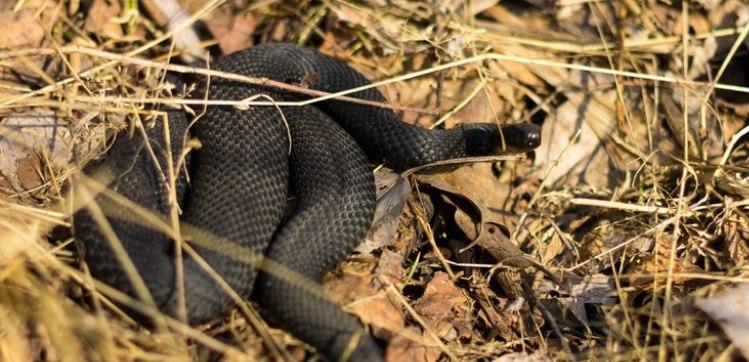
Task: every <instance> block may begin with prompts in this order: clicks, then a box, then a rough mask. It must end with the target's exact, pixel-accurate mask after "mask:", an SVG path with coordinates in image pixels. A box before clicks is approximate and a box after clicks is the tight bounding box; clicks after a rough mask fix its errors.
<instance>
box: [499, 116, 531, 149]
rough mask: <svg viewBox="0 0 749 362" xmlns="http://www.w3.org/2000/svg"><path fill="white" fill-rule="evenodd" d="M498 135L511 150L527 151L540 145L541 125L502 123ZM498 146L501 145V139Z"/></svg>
mask: <svg viewBox="0 0 749 362" xmlns="http://www.w3.org/2000/svg"><path fill="white" fill-rule="evenodd" d="M499 129H500V137H501V139H504V144H505V147H506V148H507V149H508V150H509V151H511V152H518V153H519V152H528V151H532V150H533V149H534V148H536V147H538V146H539V145H541V127H539V126H538V125H536V124H533V123H527V122H524V123H513V124H508V125H502V126H501V127H500V128H499ZM499 147H500V148H501V147H502V144H501V141H500V145H499Z"/></svg>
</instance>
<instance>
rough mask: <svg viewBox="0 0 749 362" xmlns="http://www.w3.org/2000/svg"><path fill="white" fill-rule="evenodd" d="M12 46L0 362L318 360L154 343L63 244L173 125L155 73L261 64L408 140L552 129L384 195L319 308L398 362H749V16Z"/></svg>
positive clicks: (212, 6)
mask: <svg viewBox="0 0 749 362" xmlns="http://www.w3.org/2000/svg"><path fill="white" fill-rule="evenodd" d="M0 31H2V34H3V35H2V36H0V75H1V76H0V132H1V136H0V230H2V231H1V233H0V240H2V246H0V281H1V282H0V359H1V360H5V361H21V360H37V359H39V360H50V361H58V360H59V361H67V360H71V361H73V360H79V359H80V357H81V356H85V357H86V358H87V359H89V360H134V359H138V360H163V359H179V360H182V359H208V358H213V357H216V356H221V357H223V358H225V359H227V360H248V359H250V360H258V359H259V360H267V359H270V360H279V359H281V360H284V359H285V360H302V359H309V358H313V359H314V358H320V357H319V356H318V355H316V354H315V352H314V351H313V350H312V349H311V348H310V347H308V346H306V345H304V344H303V343H302V342H300V341H298V340H296V339H294V338H293V337H292V336H290V335H288V334H287V333H285V332H283V331H280V330H277V329H274V328H271V327H269V326H268V325H267V324H266V323H265V322H263V321H262V320H256V319H255V318H251V316H248V315H247V314H246V313H242V312H240V311H239V310H237V311H235V312H232V313H231V314H230V315H228V316H227V317H226V318H224V319H222V320H220V321H216V322H214V323H211V324H207V325H201V326H194V327H189V326H186V325H184V324H181V323H178V322H175V323H172V324H170V325H169V326H168V328H165V329H163V330H152V329H147V328H143V327H142V326H139V325H138V324H137V323H135V322H134V321H133V320H132V319H131V318H130V317H128V316H127V315H126V314H124V313H123V312H122V311H121V310H120V308H118V304H117V302H119V303H122V301H121V300H118V299H117V297H116V293H115V292H116V291H112V290H109V289H107V288H106V287H101V286H99V285H98V284H97V285H96V286H95V284H94V283H93V281H92V279H91V277H90V275H89V274H87V273H86V270H87V269H86V267H85V265H84V264H83V263H82V262H81V260H80V254H79V248H77V246H76V243H75V240H74V239H73V238H71V237H70V236H69V235H70V232H69V228H70V227H71V223H72V219H71V215H72V214H73V212H74V211H75V210H74V208H73V206H72V203H71V202H70V196H69V195H70V194H69V190H70V189H71V187H70V185H71V184H73V183H75V182H76V180H77V178H76V177H77V175H79V174H80V169H81V167H82V165H84V164H85V162H86V161H88V160H91V159H92V158H94V157H96V156H98V155H100V154H101V153H102V151H103V149H104V148H105V145H106V140H107V139H108V138H107V137H108V136H111V135H112V134H113V132H115V131H118V130H122V129H125V128H127V127H128V126H129V125H132V124H134V123H135V121H138V122H143V123H144V124H148V122H152V121H153V120H154V119H155V118H157V117H155V115H157V114H158V113H159V112H158V109H157V107H156V106H157V105H158V104H160V103H175V102H176V103H179V100H180V99H179V98H175V97H170V96H169V93H170V91H171V90H172V89H170V86H169V83H168V82H165V77H164V75H165V71H167V70H172V71H175V70H179V69H178V68H177V65H179V64H182V65H200V64H205V61H204V59H205V58H206V57H207V56H209V55H210V56H211V57H216V56H220V55H221V54H228V53H231V52H234V51H237V50H240V49H244V48H247V47H251V46H253V45H255V44H261V43H268V42H292V43H296V44H300V45H304V46H307V47H312V48H315V49H319V50H320V51H321V52H323V53H325V54H328V55H331V56H333V57H336V58H338V59H341V60H344V61H346V62H347V63H348V64H350V65H351V66H352V67H354V68H356V69H357V70H359V71H360V72H362V73H363V74H365V75H366V76H367V77H368V78H369V79H372V80H378V81H380V80H382V81H384V82H383V83H382V85H381V86H380V87H379V89H380V90H381V91H382V92H383V93H384V94H385V95H386V97H387V98H388V100H389V101H390V102H391V103H392V104H394V105H398V106H405V107H410V110H408V111H402V112H399V114H401V115H402V118H403V120H404V121H405V122H409V123H414V124H418V125H420V126H423V127H446V128H450V127H453V126H454V125H456V124H459V123H465V122H481V121H483V122H486V121H494V122H498V123H502V124H504V123H515V122H533V123H536V124H539V125H540V126H541V129H542V138H543V141H542V144H541V146H540V147H539V148H538V149H536V150H535V151H534V152H531V153H529V154H527V155H519V156H512V157H504V158H495V159H493V161H494V162H486V160H481V161H483V162H468V163H467V164H466V165H464V166H462V167H461V168H459V169H457V170H455V171H452V172H449V173H444V174H437V175H416V174H401V175H398V174H394V173H393V172H389V171H388V170H386V169H379V170H377V171H376V173H375V175H376V178H377V181H378V185H379V189H378V193H379V195H380V198H379V205H378V207H379V208H378V214H377V217H376V220H375V222H374V224H375V225H374V227H373V230H372V231H371V232H370V234H369V235H368V236H367V239H366V240H364V241H363V244H362V245H361V246H360V247H359V249H358V252H357V253H356V254H354V255H352V256H351V257H350V258H349V259H347V260H346V261H344V262H343V263H341V265H340V266H339V267H338V268H337V269H336V270H335V271H333V272H331V273H329V275H328V277H326V281H325V287H326V288H327V289H328V290H329V291H330V292H331V295H333V296H335V298H336V299H337V300H339V301H341V303H343V304H344V306H345V308H346V310H348V311H350V312H351V313H354V314H356V315H358V316H359V317H360V319H361V320H362V321H363V322H364V323H365V324H366V325H368V326H369V328H370V330H371V331H372V333H373V335H374V336H375V337H377V339H378V340H379V341H380V342H381V343H382V345H383V346H384V349H385V351H386V358H387V359H388V360H389V361H401V360H403V361H406V360H408V361H436V360H446V359H456V360H474V359H484V360H498V361H510V360H513V361H516V360H522V361H525V360H532V361H541V360H557V359H562V360H565V359H570V360H577V359H595V360H597V359H616V360H635V359H637V360H651V359H658V360H670V359H679V360H685V361H703V360H705V361H706V360H733V359H740V358H744V359H747V358H749V312H748V311H747V308H746V305H747V304H749V284H747V282H749V268H748V264H747V257H749V245H748V244H747V239H749V209H748V208H749V201H748V200H749V164H748V163H747V159H748V158H749V146H748V145H747V142H746V139H747V137H746V133H747V132H748V131H749V126H747V122H746V121H747V117H748V116H749V39H747V37H746V36H747V33H748V32H749V6H748V5H746V4H745V3H744V2H743V1H740V0H725V1H721V0H698V1H689V2H687V1H683V2H679V1H674V2H671V3H670V4H669V3H668V2H663V1H654V0H649V1H632V0H612V1H586V0H527V1H520V0H512V1H501V2H497V1H486V0H475V1H457V0H455V1H450V0H448V1H424V0H418V1H407V0H392V1H377V0H363V1H357V2H348V1H321V2H318V1H300V2H293V1H274V0H261V1H249V0H230V1H221V0H191V1H182V2H177V1H176V0H170V1H158V0H144V1H140V2H138V1H123V2H119V1H108V0H87V1H79V0H70V1H59V0H25V1H21V0H16V1H10V0H0ZM416 72H419V73H418V74H417V73H416ZM198 73H199V72H198ZM477 161H478V160H477ZM110 289H111V288H110ZM248 307H249V308H248V309H244V310H250V311H254V310H255V309H256V308H255V306H254V304H252V302H248Z"/></svg>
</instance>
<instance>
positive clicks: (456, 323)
mask: <svg viewBox="0 0 749 362" xmlns="http://www.w3.org/2000/svg"><path fill="white" fill-rule="evenodd" d="M414 310H416V312H417V313H418V314H419V316H421V317H422V318H423V319H424V322H425V323H426V324H427V326H429V328H432V330H433V331H434V332H435V333H436V334H437V335H438V336H440V337H441V338H443V339H445V340H452V339H455V338H457V337H458V334H457V332H462V333H461V334H463V335H465V333H470V331H471V321H470V311H471V307H470V303H469V301H468V298H467V297H466V295H465V293H463V291H462V290H460V289H459V288H458V287H456V286H455V284H454V283H453V281H452V280H450V277H449V276H448V275H447V273H443V272H437V273H435V274H434V278H432V280H431V281H430V282H429V284H427V286H426V288H425V290H424V294H423V295H422V296H421V298H419V300H417V301H416V303H414ZM453 332H456V333H453ZM468 335H470V334H468Z"/></svg>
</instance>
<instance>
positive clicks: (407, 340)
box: [385, 327, 442, 362]
mask: <svg viewBox="0 0 749 362" xmlns="http://www.w3.org/2000/svg"><path fill="white" fill-rule="evenodd" d="M414 336H416V337H419V338H414ZM429 340H430V339H429V338H428V337H423V336H422V335H421V334H420V333H419V331H418V329H417V328H416V327H409V328H407V329H405V330H404V331H403V333H401V334H399V335H396V336H395V337H393V339H392V340H391V341H390V343H389V344H388V346H387V349H386V350H385V361H387V362H400V361H414V362H434V361H437V359H438V358H439V356H440V355H441V354H442V351H441V350H440V349H439V348H438V347H436V346H431V345H427V344H426V343H425V342H424V341H429Z"/></svg>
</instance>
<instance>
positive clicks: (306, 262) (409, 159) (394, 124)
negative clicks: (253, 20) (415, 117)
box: [74, 44, 539, 361]
mask: <svg viewBox="0 0 749 362" xmlns="http://www.w3.org/2000/svg"><path fill="white" fill-rule="evenodd" d="M213 68H214V69H217V70H221V71H225V72H232V73H237V74H241V75H245V76H253V77H266V78H269V79H273V80H276V81H280V82H284V83H287V84H296V85H305V86H307V87H309V88H312V89H315V90H319V91H324V92H338V91H342V90H347V89H351V88H354V87H359V86H362V85H367V84H369V82H368V81H367V79H366V78H364V77H363V76H362V75H361V74H359V73H358V72H356V71H355V70H353V69H352V68H350V67H349V66H347V65H346V64H344V63H342V62H340V61H337V60H335V59H333V58H330V57H328V56H325V55H323V54H320V53H318V52H316V51H314V50H310V49H307V48H303V47H298V46H294V45H289V44H267V45H258V46H254V47H252V48H250V49H247V50H244V51H240V52H237V53H234V54H231V55H228V56H226V57H223V58H221V59H220V60H218V61H217V62H216V64H215V66H214V67H213ZM209 84H210V86H209V87H205V82H203V83H202V86H200V85H199V86H198V87H197V88H196V89H197V90H196V91H194V92H193V97H194V98H201V97H203V96H204V93H205V88H208V89H209V91H208V94H207V97H208V99H223V100H227V99H228V100H239V99H246V98H248V97H250V96H253V95H258V94H264V95H267V96H270V97H272V98H273V99H275V100H298V99H301V98H303V96H301V95H298V94H291V93H290V92H285V91H280V90H278V89H277V88H273V87H265V86H258V85H250V84H247V83H241V82H238V81H233V80H227V79H217V78H213V79H210V81H209ZM351 96H353V97H356V98H361V99H366V100H371V101H378V102H384V101H385V99H384V97H383V96H382V94H381V93H380V92H379V91H377V90H376V89H374V88H370V89H367V90H364V91H360V92H358V93H354V94H352V95H351ZM282 112H283V117H282V116H281V113H280V112H279V109H277V108H275V107H273V106H254V107H251V108H250V109H249V110H245V111H240V110H238V109H236V108H234V107H229V106H210V107H208V108H207V110H206V112H205V114H204V115H202V117H198V118H197V121H196V122H195V123H194V124H193V125H191V124H190V122H191V121H192V117H191V116H188V115H187V114H186V113H185V112H183V111H169V112H168V114H169V122H168V127H169V134H168V138H167V137H165V132H164V131H165V126H164V122H154V125H153V126H152V127H151V128H147V129H146V131H145V132H138V131H137V130H136V131H135V132H122V133H120V134H119V135H118V136H117V137H116V138H115V140H114V143H113V144H112V146H111V148H110V149H109V150H108V151H107V152H106V154H105V157H103V158H102V159H101V160H100V161H97V162H95V163H93V164H91V165H89V166H87V167H86V169H85V173H87V174H91V175H97V174H98V173H97V172H98V171H102V170H106V171H108V172H109V175H111V176H113V178H110V179H109V180H107V185H108V187H109V189H111V190H114V191H116V193H118V194H119V195H122V196H124V197H126V198H127V199H129V200H131V201H133V202H135V203H137V204H139V205H141V206H142V207H143V208H145V209H147V210H150V211H152V212H154V213H156V214H158V215H169V210H170V206H169V205H170V203H169V196H168V195H169V182H168V180H169V179H170V177H169V172H165V171H164V170H167V169H168V168H167V167H168V166H171V167H173V168H174V167H178V165H183V166H184V167H180V168H179V170H176V171H175V174H176V177H175V178H176V190H175V192H176V199H177V202H178V204H179V208H180V210H181V215H180V218H179V219H180V222H181V223H183V224H184V225H190V226H191V227H192V228H190V229H189V230H198V231H195V232H192V233H191V232H189V231H185V232H184V235H183V236H184V237H185V239H186V240H187V242H188V243H189V244H190V245H192V246H193V247H194V249H195V250H196V251H197V252H198V254H200V255H201V256H202V258H203V259H204V260H205V261H206V262H207V263H208V264H209V265H210V266H211V267H212V268H213V269H214V270H215V271H216V272H217V273H218V274H219V275H220V276H221V277H222V278H223V280H225V281H226V282H227V283H228V285H229V286H231V287H232V288H233V289H234V290H235V291H236V292H237V293H238V294H239V295H240V296H241V297H248V296H249V295H250V294H251V293H254V295H253V297H254V299H255V300H256V301H257V302H258V303H259V304H260V305H261V307H262V309H263V311H264V315H265V316H266V317H267V318H268V319H269V320H271V321H273V322H274V323H276V324H278V325H280V326H281V327H282V328H284V329H286V330H288V331H290V332H291V333H293V334H294V335H295V336H297V337H299V338H300V339H302V340H304V341H306V342H307V343H309V344H310V345H312V346H314V347H315V348H317V349H318V350H319V351H320V352H321V353H322V354H323V355H325V356H327V357H328V358H331V359H338V358H340V357H341V356H343V355H346V356H349V357H350V358H351V360H357V361H358V360H379V359H381V358H382V353H381V351H380V347H379V346H378V345H377V343H376V342H375V341H374V339H373V338H372V337H371V336H370V335H369V334H367V333H364V332H363V328H362V327H361V325H360V323H359V322H358V321H357V320H356V318H354V317H353V316H351V315H349V314H346V313H344V312H343V311H342V310H341V308H340V307H339V306H338V305H336V304H335V303H333V302H331V301H329V300H328V299H326V298H324V297H323V296H321V295H319V294H317V293H314V292H313V291H311V290H310V289H308V288H306V287H305V286H304V285H299V284H296V283H292V282H289V281H287V279H284V278H282V277H281V274H282V273H281V274H277V273H262V272H261V273H258V272H257V270H258V269H259V267H260V269H263V268H262V266H261V265H257V264H255V265H252V263H251V262H248V260H247V258H243V257H241V255H252V254H253V253H254V254H256V255H265V256H266V258H265V261H261V262H263V263H265V264H263V265H267V266H272V265H274V263H272V262H268V261H267V260H273V261H275V262H277V263H278V264H281V265H283V266H285V267H288V268H290V269H291V270H293V271H295V272H297V273H298V274H297V275H299V274H300V275H303V276H305V277H307V278H309V279H311V280H313V281H319V280H320V279H321V277H322V275H323V273H324V272H325V271H326V270H328V269H330V268H331V267H333V266H334V265H335V264H336V263H338V262H339V261H340V260H342V259H343V258H344V257H345V256H346V255H347V254H348V253H350V252H351V250H352V249H353V248H354V247H355V246H356V244H357V243H358V242H359V241H360V239H361V238H363V236H364V234H365V233H366V231H367V229H368V228H369V226H370V224H371V222H372V217H373V212H374V211H373V210H374V206H375V189H374V182H373V176H372V164H373V163H384V164H385V165H386V166H389V167H391V168H394V169H397V170H403V169H407V168H410V167H414V166H419V165H424V164H428V163H432V162H436V161H440V160H445V159H450V158H456V157H464V156H476V155H486V154H490V153H492V152H493V151H494V150H495V149H496V148H497V146H498V144H499V140H500V136H499V133H498V127H497V126H496V125H495V124H470V125H464V126H460V127H456V128H452V129H449V130H426V129H423V128H419V127H416V126H413V125H409V124H406V123H403V122H401V121H400V120H399V119H398V118H397V117H396V115H395V113H394V112H393V111H392V110H390V109H387V108H380V107H375V106H371V105H362V104H355V103H351V102H346V101H342V100H335V99H334V100H328V101H324V102H320V103H315V104H314V106H309V105H308V106H302V107H284V108H283V109H282ZM287 127H288V129H287ZM188 129H189V130H188ZM288 131H290V140H289V136H288V135H287V134H288ZM502 132H503V135H504V139H505V140H506V141H507V143H508V144H510V145H513V146H516V147H519V148H521V149H531V148H533V147H535V146H537V145H538V142H539V132H538V129H537V127H536V126H532V125H528V124H519V125H516V126H510V127H506V128H505V127H503V128H502ZM188 138H194V139H197V140H199V142H200V144H201V146H200V147H199V148H198V149H197V150H195V151H193V152H191V153H190V154H189V157H185V158H184V160H183V157H181V155H182V151H183V149H184V147H185V144H186V141H187V140H188ZM146 140H147V142H146ZM167 140H168V141H169V144H170V145H171V153H170V152H167V151H168V146H167ZM289 141H291V147H290V145H289ZM289 148H290V149H291V151H290V152H289ZM170 154H171V155H172V158H171V160H170V159H169V156H168V155H170ZM185 171H186V172H185ZM290 200H291V201H290ZM96 201H97V204H99V205H102V206H103V207H102V208H103V209H104V210H106V218H107V221H108V223H109V224H110V225H111V230H112V231H113V232H114V234H116V235H117V239H119V241H120V242H121V245H122V246H123V248H124V250H125V252H126V253H127V255H128V256H129V259H130V260H131V261H132V264H133V265H134V267H135V270H137V272H138V274H139V275H140V277H141V278H142V280H143V283H144V284H145V286H146V288H147V290H148V292H149V293H150V295H151V296H152V298H153V301H154V302H155V304H156V306H157V307H158V308H159V309H160V310H162V311H164V312H165V313H167V314H169V315H175V314H176V313H177V307H176V306H177V300H178V298H177V293H176V290H177V288H176V286H175V285H176V284H175V243H174V242H173V240H172V238H171V237H169V236H168V235H167V234H165V233H164V232H161V231H158V230H155V229H154V228H153V227H152V226H148V225H144V223H143V222H142V221H139V216H138V215H137V213H136V212H133V211H132V210H131V209H129V208H127V207H122V206H121V205H117V204H116V202H114V201H112V200H111V197H108V196H106V195H104V194H101V195H99V196H97V197H96ZM91 210H92V209H90V208H84V209H81V211H79V212H77V213H76V215H75V219H74V229H75V235H76V238H77V239H78V240H79V241H81V243H82V245H83V246H84V248H85V250H84V253H85V261H86V262H87V264H88V266H89V268H90V271H91V274H92V275H93V276H94V277H96V278H97V279H99V280H101V281H103V282H104V283H107V284H109V285H111V286H114V287H115V288H117V289H119V290H121V291H123V292H125V293H127V294H129V295H131V296H137V295H138V293H137V290H136V288H134V287H133V285H135V284H134V283H133V282H132V281H131V278H128V274H127V273H126V272H125V270H126V269H125V268H123V267H122V266H121V259H122V258H121V255H120V257H119V258H118V254H117V253H116V252H113V249H112V246H111V244H112V240H111V237H110V238H109V239H108V238H107V237H105V235H106V234H107V233H106V230H103V227H102V226H101V224H100V223H97V222H96V218H95V217H94V213H93V211H91ZM200 230H202V231H204V232H207V234H210V235H211V236H212V238H209V239H212V240H214V241H215V242H209V243H208V244H206V242H205V240H204V242H203V243H200V242H197V241H200V240H201V235H202V234H201V232H199V231H200ZM207 234H206V235H207ZM193 242H195V243H193ZM209 244H210V245H209ZM183 270H184V285H185V288H184V293H185V294H184V296H185V298H184V300H185V301H186V305H187V317H188V321H189V322H190V323H201V322H206V321H210V320H213V319H216V318H218V317H220V316H221V315H222V314H224V313H225V312H226V311H227V310H228V309H230V308H231V307H232V306H233V305H234V302H233V301H232V299H230V297H228V296H227V293H225V292H224V291H223V289H222V288H221V287H220V285H219V283H217V282H216V281H215V280H214V279H213V278H212V277H211V276H210V275H209V274H208V273H206V272H205V269H204V267H202V266H201V265H200V263H199V262H198V261H196V260H194V259H192V258H190V257H187V256H185V258H184V260H183ZM264 270H265V269H264ZM256 279H257V280H256ZM292 279H293V278H292Z"/></svg>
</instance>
